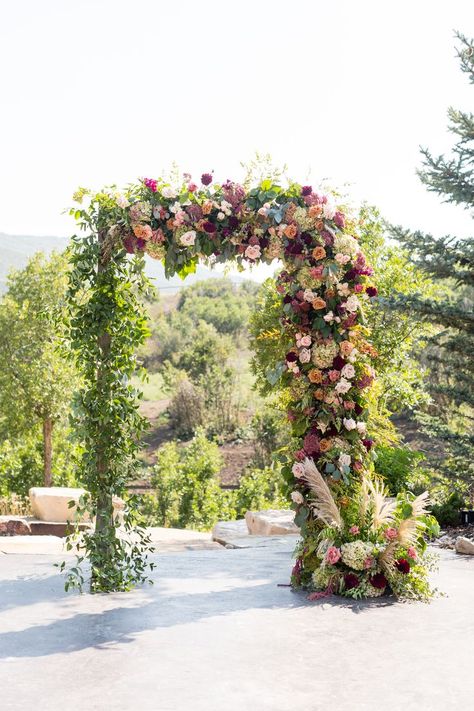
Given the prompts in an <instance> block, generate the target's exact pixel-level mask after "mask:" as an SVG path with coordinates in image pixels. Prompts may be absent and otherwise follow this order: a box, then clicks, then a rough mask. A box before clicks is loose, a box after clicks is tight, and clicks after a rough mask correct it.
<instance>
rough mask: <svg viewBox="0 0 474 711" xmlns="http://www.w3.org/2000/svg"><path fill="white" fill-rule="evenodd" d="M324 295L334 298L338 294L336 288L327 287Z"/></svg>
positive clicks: (327, 297)
mask: <svg viewBox="0 0 474 711" xmlns="http://www.w3.org/2000/svg"><path fill="white" fill-rule="evenodd" d="M324 296H325V297H326V299H333V298H334V297H335V296H336V292H335V291H334V289H327V290H326V293H325V294H324Z"/></svg>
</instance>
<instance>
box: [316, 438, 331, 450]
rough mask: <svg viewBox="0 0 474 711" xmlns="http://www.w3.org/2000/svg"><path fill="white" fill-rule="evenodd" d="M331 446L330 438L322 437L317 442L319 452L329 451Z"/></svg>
mask: <svg viewBox="0 0 474 711" xmlns="http://www.w3.org/2000/svg"><path fill="white" fill-rule="evenodd" d="M331 447H332V441H331V440H330V439H322V440H321V441H320V443H319V449H320V450H321V452H329V450H330V449H331Z"/></svg>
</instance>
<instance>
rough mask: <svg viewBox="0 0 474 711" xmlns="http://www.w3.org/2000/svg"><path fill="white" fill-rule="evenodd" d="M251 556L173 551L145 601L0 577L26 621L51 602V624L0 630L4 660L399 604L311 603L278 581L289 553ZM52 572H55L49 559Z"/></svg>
mask: <svg viewBox="0 0 474 711" xmlns="http://www.w3.org/2000/svg"><path fill="white" fill-rule="evenodd" d="M242 553H244V554H243V555H242ZM253 557H254V555H253V554H246V553H245V552H243V551H239V552H238V555H237V556H236V555H228V554H227V555H224V556H222V555H221V554H218V556H216V555H212V554H211V555H209V554H206V553H205V552H201V553H200V554H198V555H186V556H184V555H179V556H167V557H166V558H163V559H161V561H160V563H159V568H158V569H157V570H156V572H155V573H154V576H153V577H154V579H155V585H153V586H150V587H148V588H142V589H141V590H140V591H139V594H140V595H141V596H142V598H141V599H140V598H139V597H138V596H137V594H136V593H133V592H132V593H114V594H113V595H112V596H107V595H94V596H89V595H82V596H80V595H77V594H75V595H74V594H73V595H71V594H69V595H66V594H65V593H64V591H63V588H62V586H63V582H64V581H63V579H62V578H61V576H60V575H59V574H53V575H48V576H41V577H38V576H36V577H33V576H25V577H20V578H17V579H15V580H6V581H1V580H0V601H1V602H0V605H1V607H0V609H3V610H9V611H10V612H9V615H11V616H12V618H13V619H15V618H18V621H19V623H20V625H22V624H24V623H23V619H24V620H28V619H31V611H30V614H29V615H27V616H25V615H24V613H23V611H22V606H27V605H32V606H33V605H35V604H37V603H47V604H48V611H47V616H48V617H49V621H48V622H45V623H42V620H40V619H38V620H36V619H33V622H32V624H30V625H29V626H26V627H25V628H24V629H21V630H14V631H8V632H3V633H1V632H0V658H3V659H5V658H20V657H43V656H49V655H53V654H58V653H68V652H77V651H79V650H83V649H87V648H96V649H103V650H107V649H110V648H112V647H113V646H115V645H117V644H128V643H130V642H133V641H134V638H135V636H136V635H139V634H140V633H143V632H147V631H150V630H155V629H159V628H164V627H173V626H180V625H187V624H192V623H196V622H200V621H203V620H206V619H208V618H215V617H224V616H225V617H227V616H231V615H232V614H233V613H236V612H242V611H251V610H256V609H258V610H275V609H288V610H294V609H297V608H303V607H320V606H326V608H328V607H339V608H346V609H348V610H350V611H351V612H352V613H354V614H361V613H364V612H366V611H368V610H369V609H373V608H374V607H376V608H378V607H386V606H390V605H393V604H394V603H396V601H395V600H394V598H389V597H384V598H377V599H374V600H369V601H354V600H348V599H346V598H339V597H336V596H333V597H328V598H324V599H322V600H317V601H314V602H311V601H308V600H307V598H306V594H304V593H301V592H293V591H292V590H291V589H290V588H288V587H280V586H279V584H281V583H282V582H283V580H284V577H283V576H285V575H287V573H288V572H289V567H288V565H289V562H290V561H289V560H288V556H287V557H286V559H285V560H283V561H282V563H283V565H282V564H281V563H280V561H277V560H276V559H275V558H276V557H275V556H273V557H272V556H270V558H271V560H265V559H263V560H262V558H260V560H259V561H258V563H259V565H257V566H256V565H255V561H253V560H252V559H253ZM251 561H252V562H253V565H250V562H251ZM236 563H237V565H236ZM275 564H276V565H275ZM45 567H46V563H45ZM275 568H276V569H275ZM48 569H49V572H51V563H49V565H48ZM282 574H283V575H282ZM280 575H281V576H282V577H283V580H281V579H279V578H280ZM206 588H207V589H206ZM213 588H215V589H213ZM143 596H145V597H144V599H143ZM134 598H135V599H134ZM141 600H142V604H141ZM117 601H118V602H119V604H117V605H116V606H114V607H112V608H109V609H102V610H101V609H100V607H101V605H102V604H103V605H104V607H105V606H106V605H109V604H110V603H111V604H114V603H115V602H117ZM122 601H123V604H120V603H121V602H122ZM131 605H133V606H131ZM97 608H99V610H98V609H97ZM33 612H34V611H33ZM71 612H72V613H73V614H71ZM42 614H43V615H44V612H42ZM51 618H53V619H51ZM54 618H56V619H54ZM20 625H19V626H20Z"/></svg>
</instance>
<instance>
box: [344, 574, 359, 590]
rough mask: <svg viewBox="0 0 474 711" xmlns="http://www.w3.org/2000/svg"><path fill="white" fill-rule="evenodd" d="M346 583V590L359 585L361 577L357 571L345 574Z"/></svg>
mask: <svg viewBox="0 0 474 711" xmlns="http://www.w3.org/2000/svg"><path fill="white" fill-rule="evenodd" d="M344 585H345V588H346V590H352V588H357V587H359V578H358V577H357V575H356V574H355V573H347V574H346V575H344Z"/></svg>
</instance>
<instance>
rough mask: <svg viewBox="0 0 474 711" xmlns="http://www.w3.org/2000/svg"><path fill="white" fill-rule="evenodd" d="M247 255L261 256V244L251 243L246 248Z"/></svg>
mask: <svg viewBox="0 0 474 711" xmlns="http://www.w3.org/2000/svg"><path fill="white" fill-rule="evenodd" d="M245 256H246V257H247V259H254V260H255V259H258V258H259V257H260V245H258V244H251V245H249V246H248V247H247V249H246V250H245Z"/></svg>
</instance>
